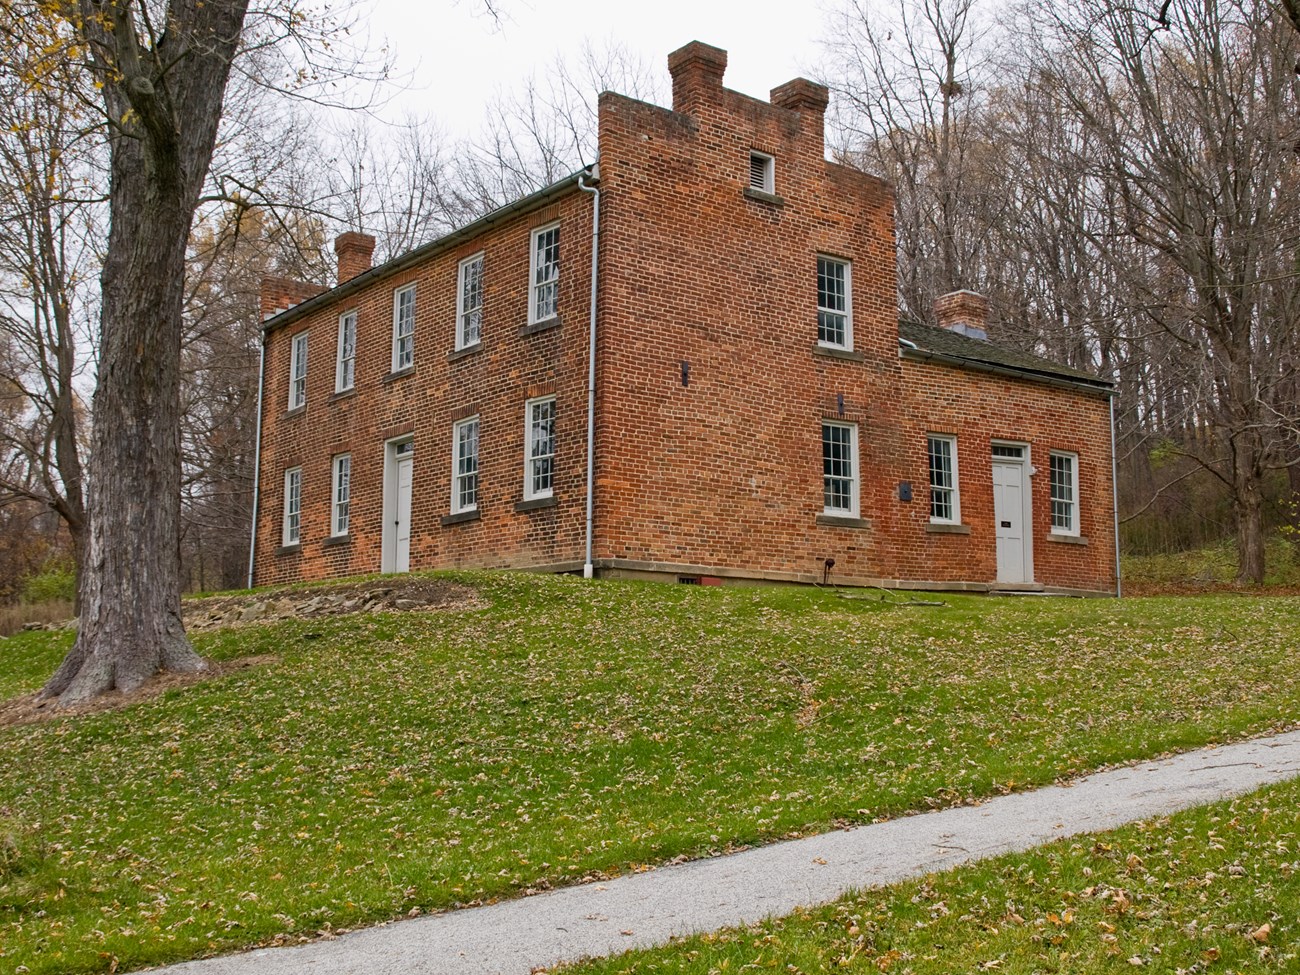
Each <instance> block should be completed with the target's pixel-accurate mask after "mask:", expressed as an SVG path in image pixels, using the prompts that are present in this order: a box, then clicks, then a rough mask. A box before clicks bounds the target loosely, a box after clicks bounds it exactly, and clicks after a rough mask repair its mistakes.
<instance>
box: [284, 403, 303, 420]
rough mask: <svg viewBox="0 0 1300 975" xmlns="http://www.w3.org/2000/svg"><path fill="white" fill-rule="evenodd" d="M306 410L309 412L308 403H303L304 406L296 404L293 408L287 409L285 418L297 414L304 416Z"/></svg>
mask: <svg viewBox="0 0 1300 975" xmlns="http://www.w3.org/2000/svg"><path fill="white" fill-rule="evenodd" d="M306 412H307V404H306V403H303V404H302V406H295V407H294V408H293V409H291V410H286V411H285V414H284V419H286V420H288V419H291V418H292V417H295V416H302V415H303V414H304V413H306Z"/></svg>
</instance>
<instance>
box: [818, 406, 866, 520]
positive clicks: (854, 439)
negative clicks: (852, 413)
mask: <svg viewBox="0 0 1300 975" xmlns="http://www.w3.org/2000/svg"><path fill="white" fill-rule="evenodd" d="M857 457H858V428H857V426H856V425H855V424H852V423H831V422H830V421H825V422H823V423H822V485H823V489H824V494H825V498H826V506H825V512H826V514H828V515H842V516H847V517H850V518H856V517H857V516H858V460H857Z"/></svg>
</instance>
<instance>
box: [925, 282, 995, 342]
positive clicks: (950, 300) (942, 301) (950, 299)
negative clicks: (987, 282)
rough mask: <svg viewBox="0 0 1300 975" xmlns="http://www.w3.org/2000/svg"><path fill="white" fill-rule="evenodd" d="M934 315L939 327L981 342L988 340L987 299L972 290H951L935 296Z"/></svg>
mask: <svg viewBox="0 0 1300 975" xmlns="http://www.w3.org/2000/svg"><path fill="white" fill-rule="evenodd" d="M934 317H935V318H937V319H938V320H939V325H940V327H941V328H946V329H948V330H949V331H953V332H956V333H957V334H958V335H965V336H966V337H967V338H972V339H979V340H980V341H981V342H987V341H988V340H989V333H988V322H989V300H988V299H987V298H985V297H984V296H983V295H981V294H976V293H975V292H974V291H952V292H949V293H948V294H946V295H943V296H942V297H940V298H936V299H935V300H934Z"/></svg>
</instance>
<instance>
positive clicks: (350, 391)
mask: <svg viewBox="0 0 1300 975" xmlns="http://www.w3.org/2000/svg"><path fill="white" fill-rule="evenodd" d="M356 395H357V387H355V386H349V387H348V388H347V389H340V390H339V391H338V392H336V393H335V394H334V395H333V396H331V397H330V398H329V402H331V403H337V402H338V401H339V400H341V399H347V398H348V397H350V396H356Z"/></svg>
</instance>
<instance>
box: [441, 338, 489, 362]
mask: <svg viewBox="0 0 1300 975" xmlns="http://www.w3.org/2000/svg"><path fill="white" fill-rule="evenodd" d="M482 351H483V343H482V342H475V343H474V344H473V345H467V346H465V347H464V348H463V349H453V350H452V351H450V352H448V353H447V361H448V362H455V361H456V360H458V359H464V358H466V357H468V356H472V355H473V354H474V353H475V352H482Z"/></svg>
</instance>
